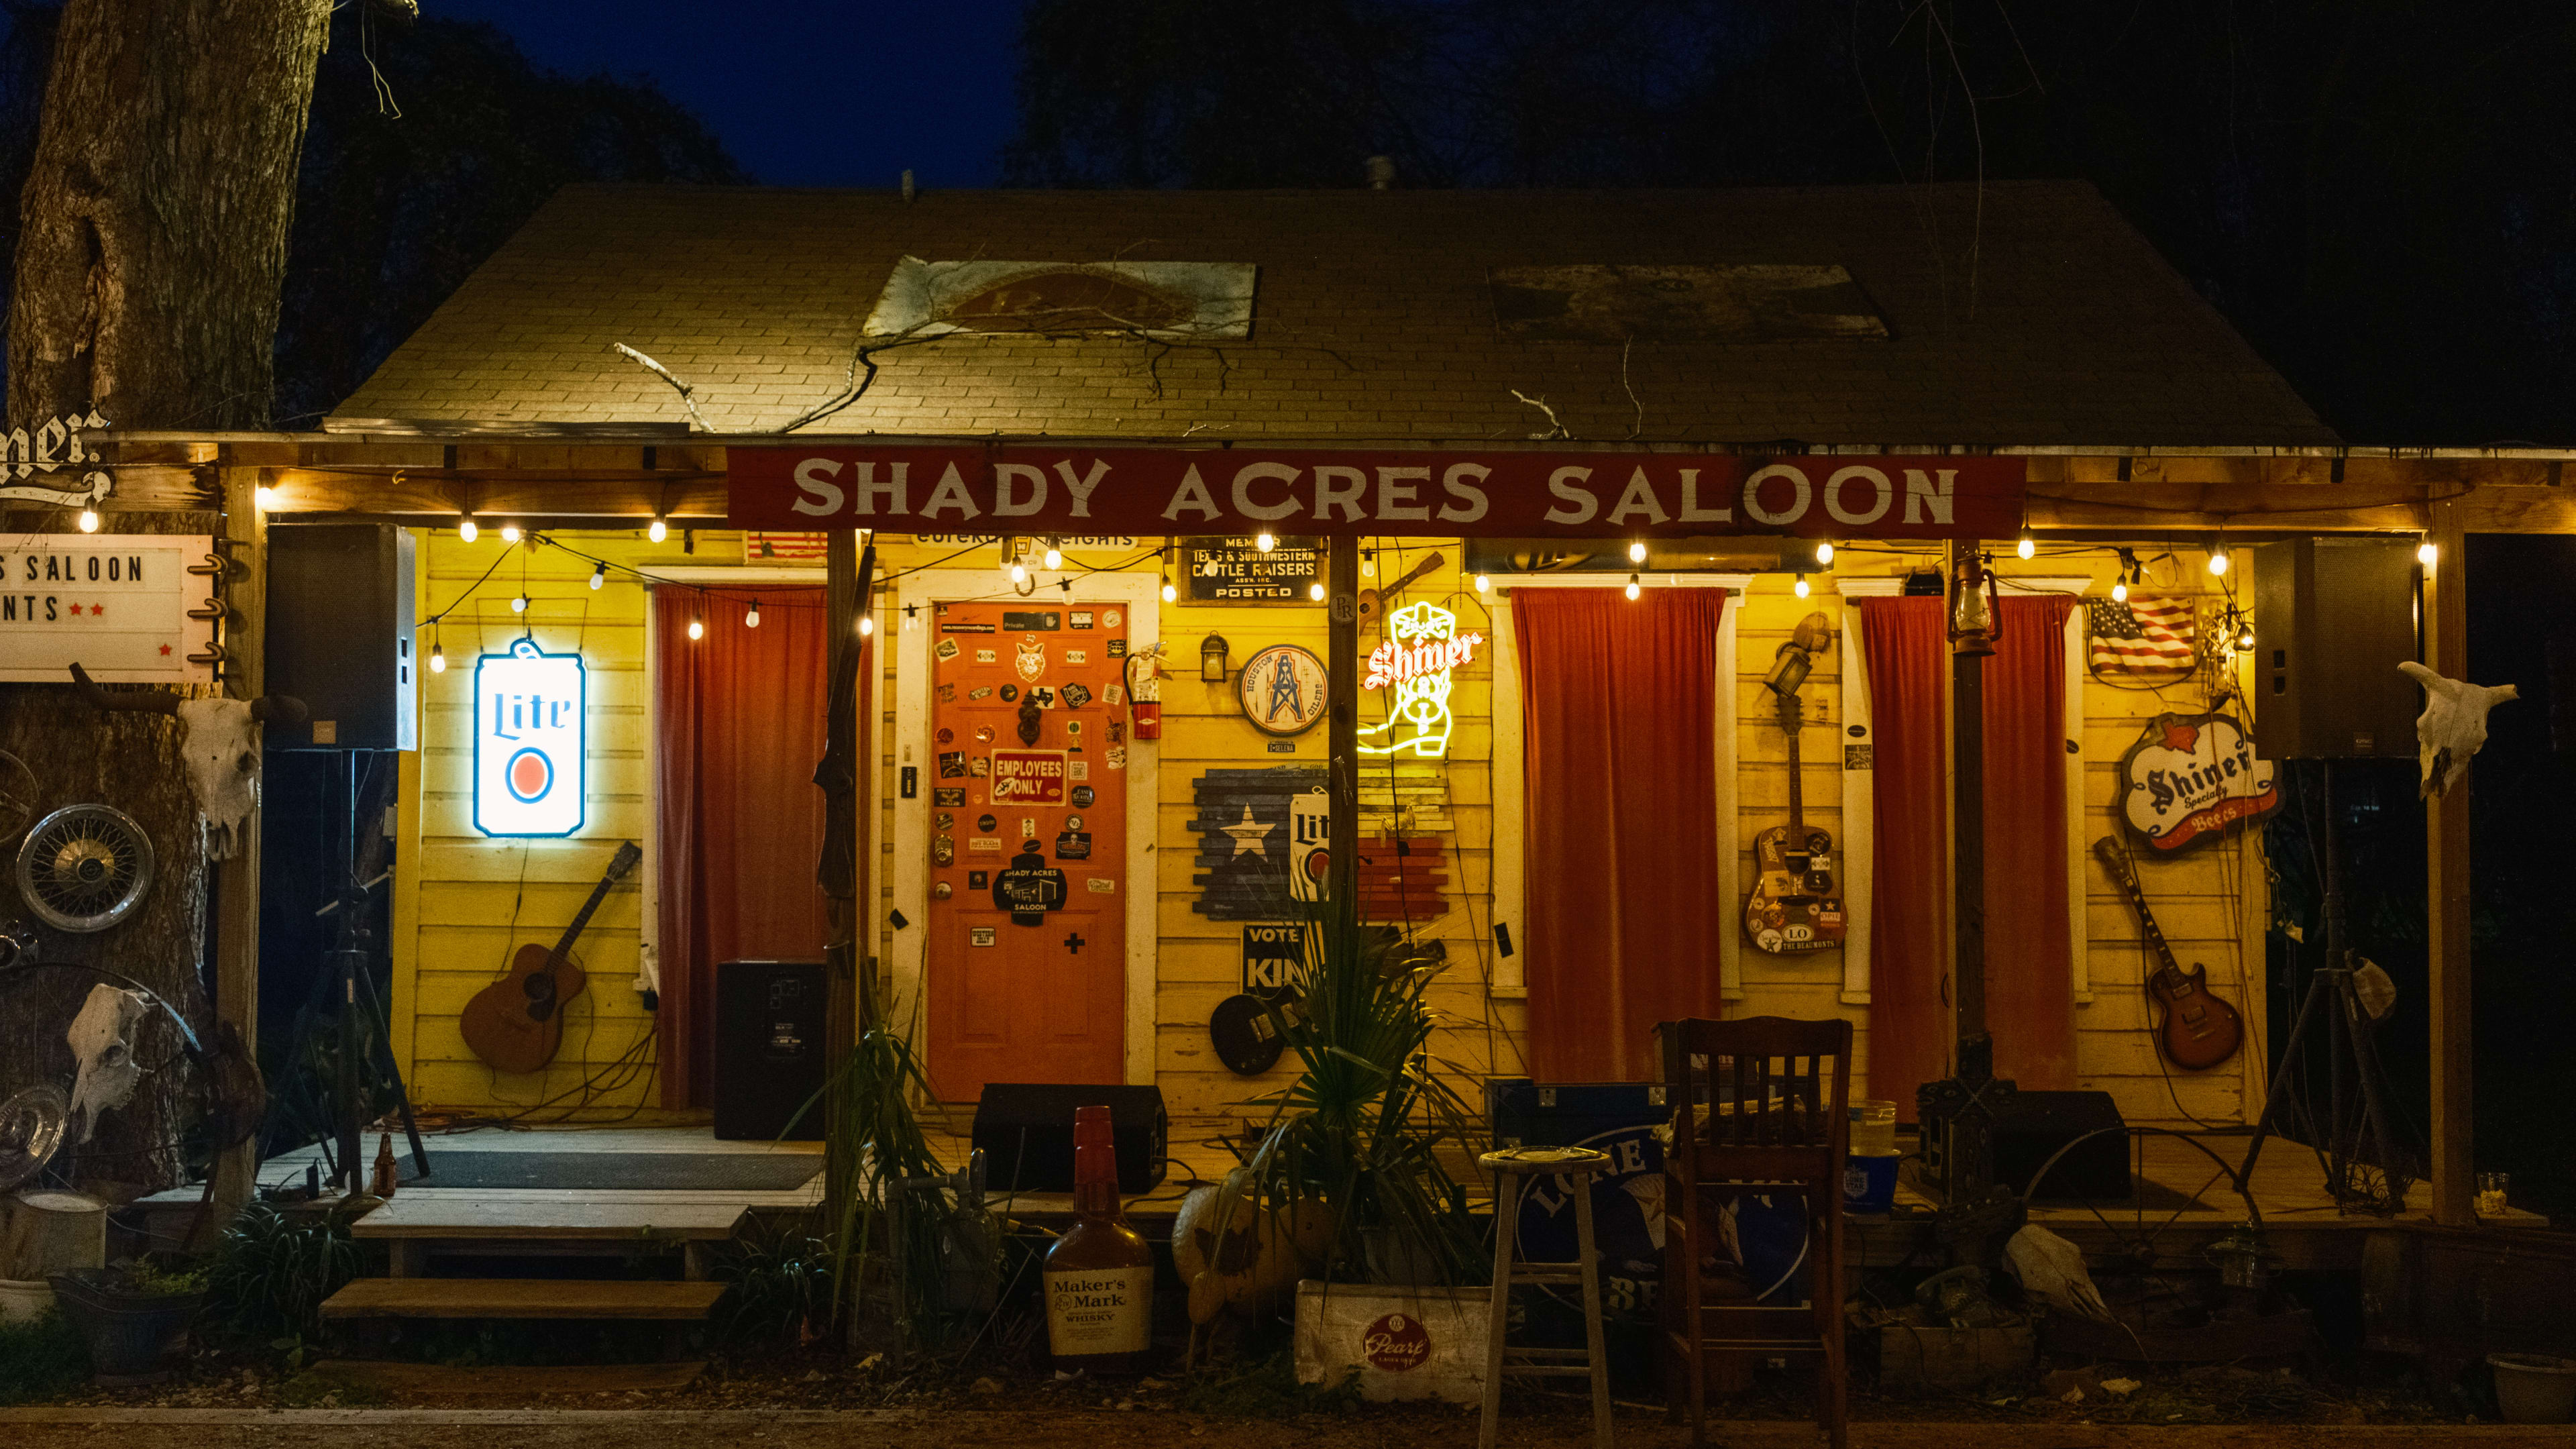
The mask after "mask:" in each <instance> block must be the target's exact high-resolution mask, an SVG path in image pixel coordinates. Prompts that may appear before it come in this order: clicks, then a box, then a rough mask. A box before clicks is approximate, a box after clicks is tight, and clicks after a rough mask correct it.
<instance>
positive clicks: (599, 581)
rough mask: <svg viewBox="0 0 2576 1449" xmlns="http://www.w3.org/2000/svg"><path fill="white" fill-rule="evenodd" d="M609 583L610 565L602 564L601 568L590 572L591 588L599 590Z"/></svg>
mask: <svg viewBox="0 0 2576 1449" xmlns="http://www.w3.org/2000/svg"><path fill="white" fill-rule="evenodd" d="M607 582H608V565H606V564H601V565H600V566H599V567H597V568H595V569H592V570H591V571H590V586H591V587H592V588H594V589H596V588H599V587H601V586H603V585H605V584H606V583H607Z"/></svg>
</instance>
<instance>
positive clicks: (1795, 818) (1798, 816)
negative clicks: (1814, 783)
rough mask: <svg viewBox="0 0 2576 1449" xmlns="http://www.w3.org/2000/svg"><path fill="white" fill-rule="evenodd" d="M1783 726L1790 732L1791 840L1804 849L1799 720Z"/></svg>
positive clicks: (1805, 823)
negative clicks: (1799, 760)
mask: <svg viewBox="0 0 2576 1449" xmlns="http://www.w3.org/2000/svg"><path fill="white" fill-rule="evenodd" d="M1783 728H1785V729H1787V730H1788V732H1789V840H1790V842H1791V844H1792V845H1793V846H1795V847H1796V848H1798V849H1801V850H1803V849H1805V848H1806V847H1805V846H1804V845H1803V844H1800V843H1799V842H1803V841H1804V840H1805V839H1806V838H1807V814H1806V793H1805V790H1804V789H1803V787H1802V782H1801V781H1800V780H1799V778H1798V777H1799V776H1800V775H1801V774H1803V773H1805V772H1804V771H1803V770H1801V769H1800V768H1799V766H1798V722H1797V721H1796V720H1788V721H1785V722H1784V723H1783Z"/></svg>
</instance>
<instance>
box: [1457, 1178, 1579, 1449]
mask: <svg viewBox="0 0 2576 1449" xmlns="http://www.w3.org/2000/svg"><path fill="white" fill-rule="evenodd" d="M1476 1161H1477V1163H1478V1165H1480V1166H1482V1167H1483V1168H1484V1169H1485V1170H1486V1171H1488V1172H1490V1173H1492V1174H1493V1175H1494V1299H1493V1310H1492V1314H1491V1317H1490V1319H1489V1321H1488V1322H1487V1324H1486V1329H1485V1334H1486V1347H1485V1415H1484V1423H1483V1426H1482V1427H1481V1428H1480V1429H1479V1430H1478V1432H1477V1435H1476V1446H1477V1449H1494V1436H1495V1433H1496V1432H1497V1431H1498V1430H1499V1429H1500V1428H1501V1427H1502V1417H1503V1375H1505V1374H1507V1373H1514V1374H1534V1375H1535V1374H1543V1375H1550V1376H1560V1377H1570V1376H1572V1375H1575V1374H1584V1375H1588V1376H1589V1377H1590V1378H1591V1380H1592V1444H1593V1449H1610V1362H1609V1359H1608V1357H1607V1356H1606V1355H1605V1354H1604V1353H1603V1352H1602V1349H1601V1254H1600V1253H1599V1252H1598V1251H1597V1250H1596V1249H1595V1248H1594V1247H1593V1244H1592V1177H1593V1174H1595V1173H1598V1172H1603V1171H1606V1170H1608V1168H1609V1166H1610V1156H1609V1154H1608V1153H1605V1152H1595V1151H1593V1150H1592V1149H1591V1148H1589V1147H1510V1148H1505V1149H1503V1150H1502V1151H1500V1152H1488V1153H1486V1154H1485V1155H1484V1156H1482V1157H1479V1158H1477V1159H1476ZM1559 1176H1561V1177H1569V1178H1572V1179H1573V1180H1574V1191H1573V1197H1574V1254H1575V1257H1574V1261H1573V1262H1570V1263H1529V1262H1523V1261H1521V1260H1520V1258H1519V1256H1518V1255H1517V1254H1516V1253H1514V1252H1513V1248H1514V1245H1515V1241H1516V1239H1517V1238H1518V1237H1519V1232H1518V1229H1519V1226H1520V1216H1521V1213H1520V1208H1521V1196H1522V1194H1523V1193H1525V1192H1527V1191H1528V1190H1529V1184H1530V1182H1531V1180H1532V1179H1534V1178H1540V1177H1559ZM1516 1283H1549V1284H1553V1283H1580V1284H1582V1285H1583V1341H1584V1344H1585V1346H1584V1347H1582V1348H1515V1349H1508V1350H1507V1349H1505V1347H1504V1345H1503V1340H1504V1337H1505V1336H1506V1335H1507V1334H1508V1333H1509V1331H1510V1328H1511V1319H1512V1286H1513V1285H1514V1284H1516ZM1506 1353H1508V1354H1509V1355H1510V1356H1511V1357H1512V1359H1513V1362H1511V1363H1509V1364H1506V1363H1505V1362H1504V1361H1503V1360H1504V1357H1505V1355H1506ZM1575 1359H1581V1360H1583V1362H1581V1363H1575V1362H1571V1360H1575Z"/></svg>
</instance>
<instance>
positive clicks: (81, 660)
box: [0, 533, 215, 684]
mask: <svg viewBox="0 0 2576 1449" xmlns="http://www.w3.org/2000/svg"><path fill="white" fill-rule="evenodd" d="M213 552H214V540H213V539H211V538H209V537H208V536H206V535H204V534H143V533H51V534H20V535H17V536H15V537H10V538H5V539H0V680H6V681H9V682H11V683H30V682H32V683H39V684H67V683H69V682H70V681H71V677H72V676H71V666H72V665H74V664H78V665H79V666H81V668H83V669H85V670H87V671H88V672H89V676H90V677H91V678H92V679H96V680H99V681H100V682H102V683H108V684H212V683H214V682H215V673H214V665H213V662H212V661H213V659H214V649H213V645H214V642H215V621H214V618H213V615H214V613H215V609H214V607H213V606H212V604H211V603H210V602H209V596H210V595H212V594H213V593H214V591H215V589H214V582H213V580H212V579H211V578H210V577H208V576H207V575H204V574H192V573H189V572H188V569H189V566H190V565H192V564H193V565H199V566H205V565H206V560H207V559H208V558H209V557H210V556H211V555H212V554H213ZM191 610H195V611H197V612H198V613H201V614H204V615H206V616H207V617H204V618H193V619H192V618H190V617H189V611H191ZM192 656H193V657H192Z"/></svg>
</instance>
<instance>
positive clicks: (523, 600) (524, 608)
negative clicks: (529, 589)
mask: <svg viewBox="0 0 2576 1449" xmlns="http://www.w3.org/2000/svg"><path fill="white" fill-rule="evenodd" d="M510 612H511V613H513V614H524V613H526V612H528V596H527V595H525V594H521V595H519V596H517V597H516V598H513V599H512V600H510Z"/></svg>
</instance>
